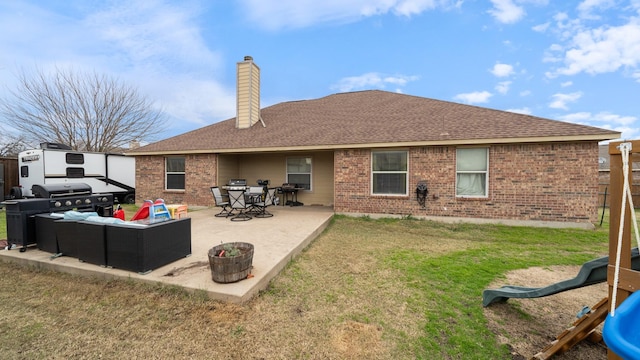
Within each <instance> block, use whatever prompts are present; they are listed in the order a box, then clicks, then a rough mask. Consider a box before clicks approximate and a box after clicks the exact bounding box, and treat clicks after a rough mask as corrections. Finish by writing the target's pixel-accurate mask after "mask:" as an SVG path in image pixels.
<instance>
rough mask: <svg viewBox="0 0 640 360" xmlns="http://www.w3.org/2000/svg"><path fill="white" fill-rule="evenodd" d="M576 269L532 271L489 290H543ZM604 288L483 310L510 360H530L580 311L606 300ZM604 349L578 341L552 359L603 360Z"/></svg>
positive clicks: (519, 272) (511, 274) (508, 276)
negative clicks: (507, 348) (515, 287)
mask: <svg viewBox="0 0 640 360" xmlns="http://www.w3.org/2000/svg"><path fill="white" fill-rule="evenodd" d="M579 270H580V267H579V266H551V267H547V268H540V267H533V268H529V269H521V270H516V271H512V272H509V273H507V274H506V279H502V280H500V281H496V282H495V283H493V284H492V285H491V286H490V288H499V287H501V286H503V285H507V284H508V285H518V286H527V287H541V286H547V285H550V284H553V283H556V282H559V281H562V280H566V279H570V278H573V277H575V276H576V274H578V271H579ZM607 292H608V290H607V284H606V282H605V283H601V284H596V285H591V286H587V287H583V288H580V289H575V290H570V291H565V292H561V293H558V294H555V295H551V296H547V297H542V298H534V299H510V300H508V301H507V302H505V303H496V304H492V305H490V306H488V307H487V308H485V314H486V316H487V319H488V321H489V326H490V328H491V330H492V331H493V332H494V333H496V334H497V336H498V340H499V341H500V342H501V343H503V344H508V345H509V346H510V347H511V349H512V353H513V355H514V357H513V358H514V359H530V358H531V357H532V356H533V355H535V354H537V353H538V352H540V351H542V349H544V348H545V347H546V346H547V345H549V344H550V343H551V341H553V340H555V339H556V338H557V336H558V335H559V334H560V333H562V332H563V331H564V330H566V329H567V328H568V327H570V326H571V324H573V322H575V321H576V320H577V314H578V313H579V312H580V311H581V310H582V309H583V307H585V306H588V307H590V308H591V307H593V306H594V305H595V304H597V303H598V302H599V301H600V300H602V299H603V298H604V297H606V296H607ZM597 330H598V331H601V330H602V324H600V326H598V328H597ZM606 357H607V348H606V346H605V345H604V344H603V343H592V342H589V341H586V340H585V341H582V342H580V343H579V344H577V345H576V346H574V347H573V348H572V349H570V350H569V351H568V352H567V353H565V354H562V355H560V356H557V357H554V358H555V359H584V360H592V359H594V360H595V359H606Z"/></svg>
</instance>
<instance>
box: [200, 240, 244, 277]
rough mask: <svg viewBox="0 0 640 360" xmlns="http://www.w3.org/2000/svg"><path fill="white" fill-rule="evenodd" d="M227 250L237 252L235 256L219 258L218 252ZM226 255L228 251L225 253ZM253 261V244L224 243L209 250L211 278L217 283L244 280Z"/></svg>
mask: <svg viewBox="0 0 640 360" xmlns="http://www.w3.org/2000/svg"><path fill="white" fill-rule="evenodd" d="M225 248H226V249H227V250H228V249H229V248H235V249H238V250H239V253H238V255H236V256H225V255H223V256H220V252H221V251H223V250H225ZM225 253H227V255H228V251H225ZM252 261H253V244H249V243H245V242H232V243H224V244H220V245H218V246H214V247H213V248H211V249H210V250H209V267H211V277H212V279H213V281H215V282H217V283H232V282H236V281H240V280H243V279H246V278H247V276H248V275H249V271H250V270H251V263H252Z"/></svg>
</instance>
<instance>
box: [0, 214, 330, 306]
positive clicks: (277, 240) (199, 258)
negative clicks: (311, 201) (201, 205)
mask: <svg viewBox="0 0 640 360" xmlns="http://www.w3.org/2000/svg"><path fill="white" fill-rule="evenodd" d="M218 211H219V208H211V209H201V210H195V211H191V210H190V211H189V213H188V216H189V217H190V218H191V248H192V254H191V256H188V257H186V258H183V259H180V260H178V261H175V262H173V263H170V264H168V265H166V266H163V267H160V268H158V269H155V270H153V271H151V272H150V273H147V274H144V275H143V274H138V273H135V272H130V271H125V270H119V269H114V268H108V267H101V266H98V265H93V264H88V263H84V262H81V261H79V260H78V259H76V258H71V257H65V256H61V257H58V258H52V254H51V253H48V252H45V251H41V250H38V248H37V247H35V246H33V247H29V248H28V249H27V250H26V251H25V252H20V251H18V250H17V249H15V250H0V260H2V261H11V262H15V263H19V264H23V265H26V266H34V267H39V268H46V269H50V270H54V271H61V272H67V273H73V274H78V275H82V276H95V277H102V278H106V279H113V278H120V279H137V280H141V281H147V282H151V283H154V282H155V283H163V284H167V285H176V286H180V287H183V288H185V289H187V290H189V291H197V290H200V291H205V292H207V293H208V294H209V296H210V297H211V298H214V299H218V300H222V301H229V302H235V303H241V302H244V301H247V300H249V299H251V298H252V297H254V296H255V295H257V294H258V292H259V291H261V290H264V289H265V288H266V287H267V286H268V284H269V282H270V281H271V279H273V278H274V277H275V276H276V275H277V274H278V273H279V272H280V271H281V270H282V269H283V268H284V267H285V266H286V265H287V263H288V262H289V261H291V260H292V259H293V258H295V257H296V256H297V255H298V254H300V252H301V251H302V250H303V249H304V248H305V247H307V246H308V245H309V244H310V243H311V241H313V240H314V239H315V238H316V237H317V236H318V235H319V234H320V233H321V232H322V231H323V230H324V229H325V228H326V226H327V225H328V224H329V221H330V220H331V217H332V216H333V209H332V208H329V207H321V206H299V207H288V206H284V207H283V206H272V207H270V208H269V212H271V213H272V214H274V216H273V217H270V218H254V219H251V220H249V221H242V222H233V221H230V220H229V219H227V218H219V217H215V216H214V215H215V214H216V213H217V212H218ZM131 215H132V214H127V216H128V217H130V216H131ZM0 216H4V214H1V215H0ZM234 241H241V242H248V243H251V244H253V245H254V255H253V269H252V270H251V275H252V277H250V278H248V279H245V280H241V281H239V282H236V283H229V284H219V283H215V282H214V281H213V280H212V278H211V270H210V268H209V258H208V251H209V249H211V248H212V247H214V246H216V245H219V244H221V243H224V242H234Z"/></svg>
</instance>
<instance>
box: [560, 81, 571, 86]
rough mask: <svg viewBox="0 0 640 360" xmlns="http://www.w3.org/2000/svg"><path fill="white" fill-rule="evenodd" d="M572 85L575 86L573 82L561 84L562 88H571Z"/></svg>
mask: <svg viewBox="0 0 640 360" xmlns="http://www.w3.org/2000/svg"><path fill="white" fill-rule="evenodd" d="M571 85H573V81H565V82H563V83H561V84H560V86H561V87H569V86H571Z"/></svg>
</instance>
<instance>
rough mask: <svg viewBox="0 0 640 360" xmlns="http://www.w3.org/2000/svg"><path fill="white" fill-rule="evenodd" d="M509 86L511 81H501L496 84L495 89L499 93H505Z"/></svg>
mask: <svg viewBox="0 0 640 360" xmlns="http://www.w3.org/2000/svg"><path fill="white" fill-rule="evenodd" d="M510 86H511V81H501V82H499V83H498V84H497V85H496V87H495V89H496V91H497V92H499V93H500V94H502V95H505V94H506V93H508V92H509V87H510Z"/></svg>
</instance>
